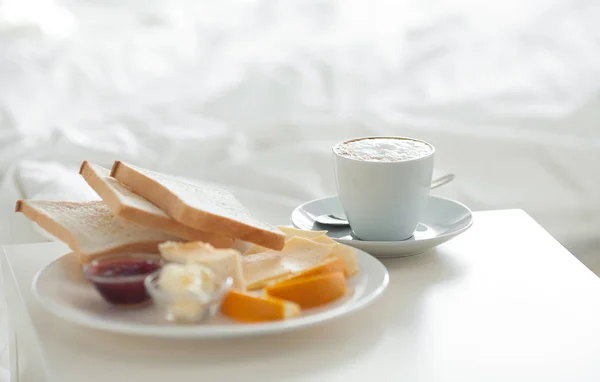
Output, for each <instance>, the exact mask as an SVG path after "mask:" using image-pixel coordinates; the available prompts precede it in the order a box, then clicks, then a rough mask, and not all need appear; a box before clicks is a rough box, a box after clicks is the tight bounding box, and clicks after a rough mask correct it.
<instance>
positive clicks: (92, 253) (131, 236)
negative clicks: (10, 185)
mask: <svg viewBox="0 0 600 382" xmlns="http://www.w3.org/2000/svg"><path fill="white" fill-rule="evenodd" d="M15 211H16V212H21V213H22V214H23V215H25V216H26V217H27V218H29V219H30V220H32V221H33V222H35V223H37V224H38V225H39V226H40V227H41V228H43V229H44V230H46V231H48V233H50V234H52V235H53V236H55V237H56V238H57V239H59V240H60V241H62V242H64V243H65V244H67V245H68V246H69V248H71V249H72V250H73V251H75V252H77V253H78V255H79V260H80V261H81V262H82V263H87V262H89V261H91V260H92V259H93V258H94V257H96V256H100V255H107V254H110V253H117V252H150V253H158V244H160V243H162V242H164V241H169V240H178V239H177V238H175V237H173V236H171V235H168V234H166V233H164V232H161V231H157V230H154V229H151V228H146V227H142V226H140V225H138V224H135V223H132V222H130V221H127V220H125V219H122V218H119V217H117V216H115V215H114V214H113V213H112V211H111V210H110V208H108V206H107V205H106V204H105V203H104V202H102V201H99V200H98V201H91V202H62V201H41V200H19V201H17V205H16V207H15Z"/></svg>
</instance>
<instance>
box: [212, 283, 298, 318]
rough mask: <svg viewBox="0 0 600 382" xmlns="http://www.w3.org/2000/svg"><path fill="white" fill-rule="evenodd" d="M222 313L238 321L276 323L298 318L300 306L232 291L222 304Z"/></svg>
mask: <svg viewBox="0 0 600 382" xmlns="http://www.w3.org/2000/svg"><path fill="white" fill-rule="evenodd" d="M221 312H222V313H223V314H224V315H226V316H227V317H229V318H232V319H234V320H236V321H242V322H261V321H275V320H284V319H286V318H291V317H296V316H298V315H299V314H300V306H299V305H298V304H295V303H293V302H291V301H286V300H282V299H279V298H276V297H271V296H255V295H251V294H248V293H243V292H239V291H236V290H231V291H230V292H229V293H227V295H226V296H225V299H224V300H223V303H222V304H221Z"/></svg>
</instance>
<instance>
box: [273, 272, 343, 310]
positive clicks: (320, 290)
mask: <svg viewBox="0 0 600 382" xmlns="http://www.w3.org/2000/svg"><path fill="white" fill-rule="evenodd" d="M346 289H347V287H346V277H345V276H344V272H333V273H324V274H317V275H314V276H308V277H300V278H295V279H293V280H286V281H282V282H280V283H277V284H273V285H270V286H267V287H266V288H265V291H266V293H267V295H268V296H271V297H277V298H281V299H284V300H287V301H292V302H295V303H296V304H298V305H300V307H301V308H303V309H304V308H313V307H316V306H319V305H323V304H326V303H328V302H331V301H333V300H337V299H338V298H340V297H342V296H343V295H344V294H346Z"/></svg>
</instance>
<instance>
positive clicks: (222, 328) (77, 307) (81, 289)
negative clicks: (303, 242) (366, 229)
mask: <svg viewBox="0 0 600 382" xmlns="http://www.w3.org/2000/svg"><path fill="white" fill-rule="evenodd" d="M356 257H357V260H358V264H359V266H360V271H359V272H358V273H357V274H356V275H354V276H353V277H351V278H349V279H348V292H347V294H346V295H345V296H344V297H343V298H341V299H339V300H337V301H335V302H332V303H330V304H327V305H325V306H323V307H319V308H314V309H307V310H305V311H304V312H303V313H302V315H301V316H300V317H297V318H293V319H289V320H285V321H276V322H270V323H257V324H243V323H237V322H235V321H232V320H229V319H228V318H227V317H224V316H222V315H220V314H217V316H216V317H214V318H213V319H211V320H209V321H207V322H206V323H203V324H197V325H174V324H169V323H168V322H166V321H164V320H163V319H162V318H161V317H160V316H159V314H158V313H157V310H156V309H155V308H154V307H153V306H148V307H145V308H141V309H130V310H127V309H119V308H115V307H113V306H110V305H108V304H107V303H105V302H104V300H102V298H101V297H100V295H99V294H98V293H97V292H96V290H95V289H94V286H93V285H92V284H90V283H89V282H87V280H85V278H84V276H83V273H82V271H81V266H80V265H79V262H78V260H77V258H76V256H75V255H73V254H68V255H65V256H63V257H61V258H60V259H57V260H56V261H54V262H52V263H50V264H48V265H47V266H46V267H44V268H43V269H42V270H40V271H39V272H38V273H37V274H36V276H35V278H34V280H33V286H32V287H33V292H34V294H35V295H36V297H37V298H38V300H39V301H40V303H41V304H42V306H43V307H44V308H46V309H48V310H49V311H50V312H52V313H53V314H55V315H57V316H59V317H61V318H63V319H64V320H66V321H70V322H72V323H75V324H79V325H83V326H87V327H90V328H93V329H98V330H103V331H109V332H115V333H125V334H134V335H142V336H152V337H164V338H189V339H191V338H225V337H242V336H249V335H259V334H267V333H281V332H286V331H291V330H296V329H300V328H304V327H309V326H312V325H315V324H320V323H323V322H326V321H329V320H332V319H334V318H338V317H341V316H344V315H346V314H349V313H351V312H354V311H356V310H358V309H361V308H364V307H365V306H367V305H368V304H370V303H371V302H373V301H374V300H375V299H376V298H377V297H379V296H380V295H381V294H382V293H383V292H384V290H385V289H386V288H387V285H388V282H389V275H388V272H387V269H386V268H385V266H384V265H383V264H381V262H379V260H377V259H376V258H374V257H373V256H371V255H369V254H368V253H365V252H363V251H360V250H357V251H356Z"/></svg>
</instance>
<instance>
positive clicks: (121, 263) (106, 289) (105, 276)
mask: <svg viewBox="0 0 600 382" xmlns="http://www.w3.org/2000/svg"><path fill="white" fill-rule="evenodd" d="M160 267H161V259H160V257H159V256H152V255H142V254H140V255H131V256H118V257H107V258H104V259H103V258H100V259H99V260H95V261H93V262H92V263H90V264H89V265H88V266H86V268H85V269H84V271H85V274H86V277H87V278H88V279H89V280H90V281H91V282H92V283H94V286H95V287H96V289H97V290H98V292H99V293H100V294H101V295H102V297H103V298H104V299H105V300H106V301H107V302H109V303H111V304H114V305H119V306H125V305H140V304H143V303H145V302H148V301H149V300H150V296H149V295H148V292H147V291H146V288H145V286H144V279H145V278H146V276H148V275H149V274H151V273H153V272H155V271H157V270H158V269H160Z"/></svg>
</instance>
